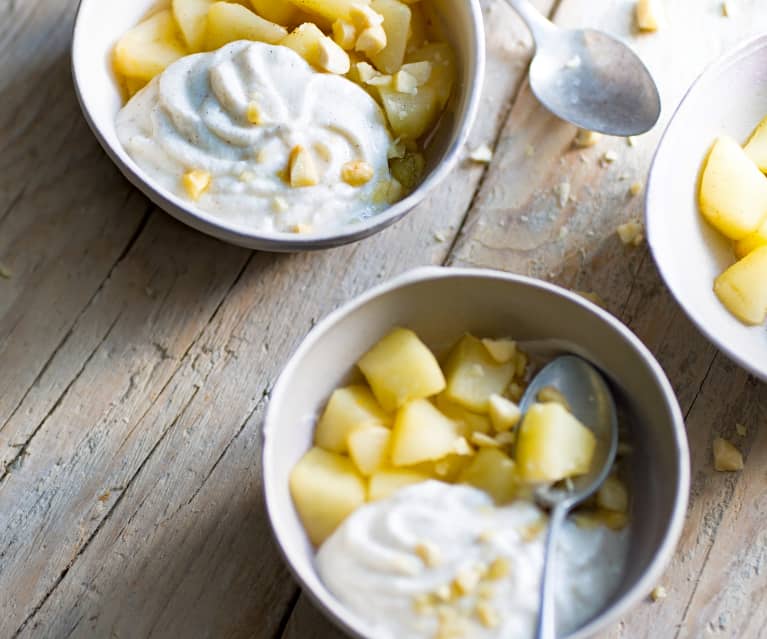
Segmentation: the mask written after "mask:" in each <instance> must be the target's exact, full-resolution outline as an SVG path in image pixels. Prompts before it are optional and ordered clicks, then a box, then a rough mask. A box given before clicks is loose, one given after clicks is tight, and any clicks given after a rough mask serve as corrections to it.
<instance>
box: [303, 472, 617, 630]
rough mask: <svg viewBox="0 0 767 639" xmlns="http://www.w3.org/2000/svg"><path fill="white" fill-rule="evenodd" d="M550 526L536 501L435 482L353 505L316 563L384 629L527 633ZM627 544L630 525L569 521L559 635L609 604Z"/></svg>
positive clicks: (558, 583)
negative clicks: (498, 499) (506, 500)
mask: <svg viewBox="0 0 767 639" xmlns="http://www.w3.org/2000/svg"><path fill="white" fill-rule="evenodd" d="M542 522H543V523H542ZM543 526H545V515H544V513H543V512H541V511H540V510H539V509H538V508H537V507H536V506H534V505H533V504H531V503H529V502H527V501H522V500H520V501H516V502H513V503H511V504H510V505H507V506H500V507H495V506H494V504H493V500H492V499H491V498H490V496H489V495H487V493H485V492H483V491H481V490H478V489H476V488H472V487H470V486H460V485H454V486H451V485H449V484H445V483H442V482H438V481H434V480H430V481H427V482H424V483H420V484H417V485H415V486H410V487H408V488H404V489H403V490H401V491H399V492H397V493H395V494H394V495H392V496H391V497H389V498H388V499H384V500H382V501H378V502H374V503H371V504H368V505H366V506H363V507H361V508H360V509H358V510H357V511H355V512H354V513H353V514H352V515H351V516H350V517H348V518H347V519H346V520H345V521H344V523H343V524H342V525H341V526H340V527H339V528H338V530H336V531H335V532H334V533H333V535H331V537H330V538H329V539H328V540H327V541H326V542H325V543H324V544H323V545H322V546H321V547H320V549H319V552H318V553H317V570H318V571H319V574H320V577H321V578H322V579H323V581H324V582H325V584H326V585H327V587H328V589H329V590H330V591H331V592H332V593H333V594H334V595H335V596H336V597H337V598H338V599H339V601H341V602H342V603H343V604H344V605H345V606H347V607H348V609H349V610H351V611H352V612H353V613H354V614H355V615H357V616H358V617H359V618H360V619H363V620H364V621H365V622H366V624H367V625H368V627H370V628H371V629H372V632H373V635H372V636H375V637H381V638H387V639H388V638H394V637H439V638H441V637H467V638H470V637H478V638H488V639H489V638H490V637H503V638H505V639H517V638H519V639H522V638H525V639H527V638H529V637H533V636H534V631H535V623H536V618H537V612H538V603H539V589H540V585H541V584H540V582H541V574H542V569H543V554H544V535H543V534H542V527H543ZM626 547H627V533H626V531H622V532H613V531H611V530H609V529H607V528H604V527H599V528H594V529H584V528H580V527H578V526H577V525H576V524H575V523H572V522H568V523H567V524H566V525H565V527H564V528H563V530H562V533H561V537H560V542H559V549H558V555H557V563H556V564H555V570H556V573H555V579H554V583H555V587H556V606H557V622H558V628H559V632H560V633H563V634H564V633H568V632H571V631H573V630H575V629H576V628H578V627H579V626H581V625H582V624H583V623H584V622H586V621H588V620H589V619H590V618H591V617H593V616H594V615H595V614H596V613H597V612H599V610H600V608H601V607H602V606H603V605H604V603H605V602H606V601H608V600H609V598H610V595H611V594H612V593H613V591H614V590H615V588H616V587H617V585H618V583H619V581H620V577H621V574H622V571H623V568H624V562H625V555H626Z"/></svg>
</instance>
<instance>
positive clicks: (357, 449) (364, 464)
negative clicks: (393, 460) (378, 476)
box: [346, 426, 391, 477]
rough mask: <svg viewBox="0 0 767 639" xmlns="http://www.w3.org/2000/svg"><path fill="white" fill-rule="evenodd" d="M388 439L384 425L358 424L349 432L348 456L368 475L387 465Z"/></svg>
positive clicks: (389, 434) (388, 434)
mask: <svg viewBox="0 0 767 639" xmlns="http://www.w3.org/2000/svg"><path fill="white" fill-rule="evenodd" d="M390 440H391V430H389V429H388V428H386V427H385V426H360V427H359V428H357V429H356V430H353V431H352V432H351V433H349V437H348V438H347V440H346V441H347V445H348V447H349V457H351V459H352V461H353V462H354V465H355V466H356V467H357V470H359V471H360V473H361V474H362V475H364V476H365V477H369V476H370V475H372V474H373V473H375V472H377V471H379V470H381V469H382V468H384V466H386V465H387V462H388V460H389V444H390Z"/></svg>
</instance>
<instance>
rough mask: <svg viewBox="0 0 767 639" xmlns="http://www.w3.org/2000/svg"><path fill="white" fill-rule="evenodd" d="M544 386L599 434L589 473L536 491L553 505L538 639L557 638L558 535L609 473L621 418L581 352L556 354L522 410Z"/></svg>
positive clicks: (529, 390)
mask: <svg viewBox="0 0 767 639" xmlns="http://www.w3.org/2000/svg"><path fill="white" fill-rule="evenodd" d="M546 387H554V388H556V389H557V390H558V391H559V392H560V393H562V395H564V397H565V399H567V402H568V403H569V404H570V409H571V412H572V414H573V415H575V417H577V418H578V420H579V421H580V422H581V423H583V424H584V425H585V426H587V427H589V428H590V429H591V431H592V432H593V433H594V435H595V436H596V440H597V446H596V450H595V452H594V458H593V460H592V462H591V470H590V471H589V473H588V474H586V475H581V476H579V477H575V478H574V479H573V480H572V483H571V484H570V483H569V482H568V484H569V485H568V488H567V489H563V488H555V487H553V486H548V485H547V486H541V487H539V488H538V489H537V490H536V491H535V499H536V501H537V502H538V503H539V504H540V505H541V506H543V507H544V508H547V509H549V510H550V511H551V516H550V518H549V530H548V533H547V537H546V548H545V555H544V566H543V579H542V581H541V606H540V610H539V613H538V628H537V635H536V636H537V638H538V639H556V636H557V626H556V614H555V612H556V610H555V600H554V583H553V578H552V577H553V568H552V566H553V565H554V560H555V559H556V557H555V555H556V540H557V535H558V534H559V531H560V529H561V528H562V525H563V524H564V522H565V520H566V519H567V515H568V514H569V513H570V511H571V510H572V509H573V508H575V507H576V506H578V505H579V504H581V503H582V502H583V501H585V500H586V499H588V498H589V497H591V495H593V494H594V493H595V492H596V491H597V489H598V488H599V487H600V486H601V485H602V483H604V481H605V479H606V478H607V476H608V474H609V473H610V469H611V468H612V465H613V462H614V461H615V453H616V450H617V448H618V418H617V413H616V410H615V401H614V400H613V396H612V393H611V392H610V389H609V388H608V386H607V383H606V382H605V379H604V377H602V375H601V374H600V373H599V372H598V371H597V370H596V369H595V368H594V367H593V366H592V365H591V364H589V363H588V362H586V361H585V360H583V359H581V358H580V357H576V356H575V355H565V356H562V357H558V358H556V359H555V360H553V361H552V362H550V363H549V364H547V365H546V366H545V367H544V368H543V369H542V370H541V371H540V372H539V373H538V374H537V375H536V376H535V377H534V378H533V380H532V381H531V382H530V385H529V386H528V387H527V390H526V391H525V394H524V396H523V397H522V400H521V401H520V409H521V410H522V414H523V415H524V414H525V413H526V412H527V410H528V409H529V408H530V406H532V405H533V404H534V403H535V401H536V398H537V396H538V393H539V392H540V391H541V390H542V389H543V388H546ZM523 419H524V418H523ZM523 423H524V422H523Z"/></svg>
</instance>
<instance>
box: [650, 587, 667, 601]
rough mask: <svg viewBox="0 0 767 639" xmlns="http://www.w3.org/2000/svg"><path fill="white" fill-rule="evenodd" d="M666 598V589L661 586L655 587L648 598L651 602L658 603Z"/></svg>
mask: <svg viewBox="0 0 767 639" xmlns="http://www.w3.org/2000/svg"><path fill="white" fill-rule="evenodd" d="M666 597H668V592H666V589H665V588H664V587H663V586H655V588H653V589H652V592H651V593H650V598H651V599H652V600H653V601H660V600H661V599H665V598H666Z"/></svg>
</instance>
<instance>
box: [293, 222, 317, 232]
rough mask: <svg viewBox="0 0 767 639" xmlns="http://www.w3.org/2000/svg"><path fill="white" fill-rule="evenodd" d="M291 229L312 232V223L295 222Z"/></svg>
mask: <svg viewBox="0 0 767 639" xmlns="http://www.w3.org/2000/svg"><path fill="white" fill-rule="evenodd" d="M290 230H291V231H292V232H293V233H311V232H312V225H311V224H294V225H293V226H291V227H290Z"/></svg>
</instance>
